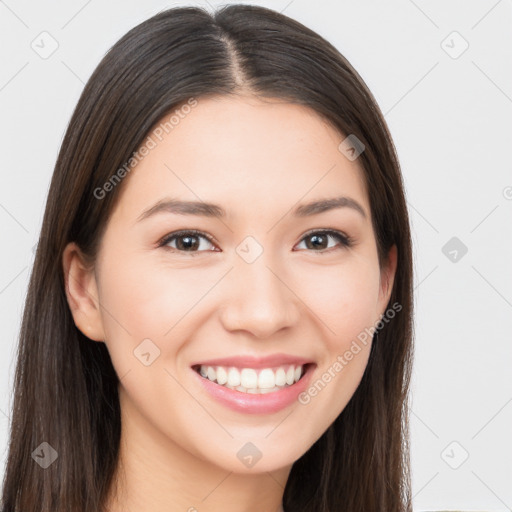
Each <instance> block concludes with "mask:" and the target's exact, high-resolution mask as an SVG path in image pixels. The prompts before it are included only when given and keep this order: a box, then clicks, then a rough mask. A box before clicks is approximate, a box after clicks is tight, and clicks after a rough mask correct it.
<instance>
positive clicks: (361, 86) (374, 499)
mask: <svg viewBox="0 0 512 512" xmlns="http://www.w3.org/2000/svg"><path fill="white" fill-rule="evenodd" d="M240 92H244V93H247V92H249V93H251V94H255V95H256V96H258V97H261V98H264V97H267V98H280V99H283V100H285V101H288V102H292V103H296V104H301V105H306V106H308V107H310V108H312V109H313V110H314V111H316V112H317V113H319V114H320V115H322V116H323V117H324V118H325V119H327V120H328V121H329V122H330V123H331V124H332V125H333V126H334V127H335V128H336V129H337V130H339V132H340V133H341V134H345V135H346V136H347V135H349V134H351V135H355V136H356V137H357V139H359V140H360V141H361V142H362V143H363V144H364V146H365V150H364V152H363V153H361V155H360V156H359V160H358V161H359V163H360V164H361V167H362V168H363V171H364V177H365V181H366V186H367V191H368V195H369V201H370V205H371V214H372V221H373V228H374V232H375V235H376V240H377V247H378V254H379V263H380V264H381V265H383V264H384V263H385V261H386V255H387V253H388V250H389V249H390V248H391V247H392V245H393V244H396V246H397V249H398V263H397V270H396V274H395V281H394V286H393V290H392V295H391V298H390V304H394V303H397V304H399V305H400V306H401V309H400V312H399V313H397V314H396V316H395V318H393V320H392V321H390V322H389V324H388V325H386V326H385V327H384V328H383V329H381V330H380V331H379V333H378V337H377V338H374V343H373V344H372V348H371V352H370V358H369V362H368V365H367V368H366V370H365V373H364V375H363V378H362V380H361V382H360V385H359V386H358V388H357V390H356V392H355V394H354V395H353V397H352V398H351V400H350V401H349V403H348V404H347V406H346V407H345V409H344V410H343V411H342V413H341V414H340V415H339V416H338V418H337V419H336V420H335V421H334V422H333V424H332V425H331V426H330V427H329V428H328V430H327V431H326V432H325V433H324V434H323V435H322V436H321V438H320V439H318V441H317V442H316V443H314V445H313V446H312V447H311V448H310V449H309V450H308V451H307V452H306V453H305V454H304V455H303V456H302V457H301V458H299V459H298V460H297V461H295V463H294V464H293V467H292V470H291V473H290V476H289V480H288V481H287V483H286V488H285V492H284V509H285V511H286V512H292V511H293V512H340V511H347V512H384V511H385V512H402V511H410V510H411V497H410V476H409V434H408V389H409V381H410V375H411V364H412V340H413V332H412V308H413V298H412V286H411V284H412V254H411V239H410V228H409V219H408V212H407V206H406V201H405V197H404V188H403V183H402V177H401V172H400V167H399V163H398V158H397V155H396V151H395V148H394V145H393V142H392V139H391V136H390V134H389V131H388V128H387V126H386V123H385V120H384V118H383V115H382V113H381V111H380V109H379V107H378V106H377V103H376V101H375V99H374V97H373V96H372V94H371V92H370V91H369V90H368V88H367V86H366V85H365V83H364V82H363V80H362V78H361V77H360V76H359V74H358V73H357V72H356V71H355V70H354V69H353V67H352V66H351V65H350V64H349V62H348V61H347V60H346V59H345V58H344V57H343V56H342V55H341V54H340V53H339V51H338V50H337V49H336V48H334V47H333V46H332V45H331V44H330V43H328V42H327V41H326V40H324V39H323V38H322V37H320V36H319V35H318V34H316V33H315V32H313V31H311V30H310V29H308V28H306V27H305V26H303V25H302V24H300V23H298V22H297V21H294V20H293V19H290V18H288V17H286V16H284V15H282V14H279V13H277V12H275V11H273V10H270V9H266V8H263V7H257V6H249V5H228V6H226V7H224V8H221V9H220V10H218V11H216V12H215V13H213V14H209V13H208V12H207V11H205V10H203V9H200V8H196V7H180V8H173V9H168V10H165V11H162V12H160V13H159V14H157V15H156V16H154V17H152V18H150V19H148V20H146V21H145V22H143V23H141V24H140V25H138V26H136V27H135V28H133V29H132V30H130V31H129V32H128V33H127V34H126V35H124V36H123V37H122V38H121V39H120V40H119V41H118V42H117V43H116V44H115V45H114V46H113V47H112V48H111V49H110V50H109V51H108V52H107V54H106V55H105V57H104V58H103V60H102V61H101V62H100V64H99V65H98V67H97V68H96V70H95V71H94V73H93V74H92V76H91V77H90V79H89V81H88V82H87V84H86V86H85V88H84V90H83V92H82V95H81V97H80V100H79V102H78V104H77V106H76V109H75V111H74V113H73V115H72V118H71V120H70V123H69V126H68V129H67V131H66V134H65V137H64V140H63V142H62V147H61V149H60V153H59V156H58V159H57V162H56V166H55V170H54V173H53V177H52V181H51V186H50V190H49V194H48V199H47V203H46V210H45V214H44V220H43V225H42V229H41V234H40V239H39V243H38V247H37V253H36V257H35V262H34V266H33V269H32V274H31V278H30V283H29V288H28V294H27V298H26V304H25V308H24V313H23V320H22V326H21V330H20V338H19V345H18V354H17V366H16V373H15V383H14V401H13V410H12V423H11V431H10V443H9V451H8V457H7V465H6V473H5V477H4V483H3V491H2V503H1V510H2V511H3V512H36V511H37V512H43V511H44V512H48V511H50V510H51V511H52V512H70V511H73V512H98V511H99V510H102V507H103V506H104V504H105V500H106V497H107V495H108V491H109V489H110V486H111V484H112V483H113V474H114V470H115V468H116V465H117V460H118V450H119V441H120V432H121V423H120V421H121V420H120V407H119V400H118V383H119V379H118V376H117V375H116V372H115V370H114V368H113V366H112V363H111V360H110V357H109V354H108V351H107V349H106V346H105V344H104V343H97V342H92V341H91V340H89V339H88V338H87V337H86V336H84V335H83V334H82V333H81V332H80V331H79V330H78V329H77V327H76V326H75V324H74V321H73V318H72V315H71V311H70V309H69V306H68V303H67V299H66V294H65V281H64V276H63V269H62V262H61V258H62V253H63V250H64V248H65V246H66V244H68V242H71V241H74V242H76V243H77V244H78V246H79V247H80V248H81V250H82V251H83V252H84V254H86V255H87V256H88V257H89V258H90V259H91V261H94V258H95V255H96V253H97V250H98V246H99V243H100V241H101V237H102V234H103V232H104V229H105V226H106V224H107V222H108V219H109V215H110V213H111V212H112V209H113V207H114V205H115V204H116V200H117V198H118V197H119V194H120V192H121V190H122V186H123V182H121V183H119V185H117V186H115V187H112V190H111V191H109V193H107V194H104V196H102V197H101V198H97V197H98V194H97V193H96V195H95V191H97V190H98V189H99V188H101V187H103V186H104V184H105V183H106V182H107V181H109V179H111V178H112V176H114V175H115V174H116V172H118V170H119V169H120V168H121V167H122V166H123V165H124V164H125V162H128V161H129V159H130V158H131V157H132V155H133V153H134V151H135V150H136V149H137V148H138V147H139V146H140V145H141V144H142V143H143V141H144V139H145V138H146V137H147V135H148V133H149V130H150V129H151V128H152V127H153V126H155V124H156V123H157V122H158V121H159V120H161V119H162V118H163V117H164V115H168V114H170V113H171V112H172V111H173V110H175V109H177V108H178V106H180V105H183V104H186V103H187V101H188V100H189V99H190V98H196V99H198V100H200V98H201V97H205V96H210V95H230V94H238V93H240ZM340 140H341V139H340ZM43 442H47V443H48V444H49V445H50V446H51V447H53V448H54V449H55V450H56V452H57V453H58V458H57V459H56V460H55V462H54V463H53V464H51V465H50V466H49V467H47V468H46V469H44V468H43V467H41V465H40V464H36V462H35V458H34V457H33V453H34V450H36V449H37V448H38V447H40V445H41V443H43ZM39 449H40V448H39Z"/></svg>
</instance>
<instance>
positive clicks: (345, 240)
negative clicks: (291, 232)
mask: <svg viewBox="0 0 512 512" xmlns="http://www.w3.org/2000/svg"><path fill="white" fill-rule="evenodd" d="M318 234H320V235H327V236H332V237H334V238H335V239H336V240H338V241H339V242H340V244H341V245H342V246H343V247H345V248H349V247H352V245H353V242H354V240H353V239H352V238H351V237H349V236H347V235H345V234H343V233H341V232H339V231H336V230H333V229H319V230H313V231H308V232H307V233H306V234H305V235H304V236H303V237H302V238H301V240H300V242H302V241H303V240H304V239H306V238H308V237H309V236H311V235H318ZM184 235H196V236H198V237H203V238H206V240H208V241H209V242H210V243H211V244H213V245H215V240H214V238H213V237H212V236H211V235H208V234H207V233H204V232H202V231H198V230H196V229H187V230H181V231H174V232H173V233H169V234H167V235H165V236H164V237H163V238H162V239H160V241H159V242H158V244H157V247H162V248H164V249H166V250H170V251H172V252H181V253H185V254H190V255H191V256H197V255H198V254H201V253H203V252H215V251H181V250H179V249H175V248H173V247H166V245H167V244H168V243H169V242H170V241H171V240H174V239H175V238H179V237H180V236H184ZM300 242H299V243H300ZM343 247H341V248H343ZM333 249H336V248H335V247H330V248H328V249H323V250H321V251H314V250H308V252H313V253H316V254H319V255H324V254H326V253H330V252H332V250H333ZM306 250H307V249H306Z"/></svg>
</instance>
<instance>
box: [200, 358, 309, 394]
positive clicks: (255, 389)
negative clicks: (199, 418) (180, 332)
mask: <svg viewBox="0 0 512 512" xmlns="http://www.w3.org/2000/svg"><path fill="white" fill-rule="evenodd" d="M312 366H314V363H307V364H303V365H299V364H285V365H280V366H275V367H269V368H258V369H256V368H246V367H245V368H237V367H235V366H208V365H194V366H193V367H192V369H193V370H194V371H195V372H196V373H198V374H199V375H200V376H201V377H202V378H204V379H207V380H209V381H211V382H214V383H215V384H218V385H219V386H222V387H224V388H228V389H232V390H235V391H240V392H242V393H249V394H266V393H275V392H277V391H280V390H281V389H285V388H289V387H291V386H293V385H294V384H295V383H297V382H298V381H299V380H301V379H302V378H303V376H304V375H305V373H306V372H307V371H308V370H309V369H310V368H311V367H312Z"/></svg>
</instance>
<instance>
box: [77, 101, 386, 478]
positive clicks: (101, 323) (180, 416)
mask: <svg viewBox="0 0 512 512" xmlns="http://www.w3.org/2000/svg"><path fill="white" fill-rule="evenodd" d="M187 112H188V110H187ZM166 119H167V118H166ZM169 126H170V125H167V132H168V133H166V130H165V129H162V127H160V129H157V131H154V132H153V133H152V134H151V137H152V140H153V142H154V143H155V144H153V143H149V144H148V146H154V147H152V148H151V149H149V151H144V153H146V155H145V156H143V157H142V156H141V160H140V162H139V163H138V164H137V165H136V166H135V167H134V169H133V170H132V171H131V172H130V173H129V174H128V175H127V176H126V177H125V178H124V179H125V180H126V183H123V187H124V190H123V192H122V194H121V196H120V199H119V202H118V203H117V205H116V208H115V210H114V211H113V214H112V216H111V218H110V220H109V223H108V226H107V229H106V232H105V234H104V237H103V239H102V243H101V247H100V252H99V255H98V259H97V262H96V267H95V272H94V276H93V280H92V282H91V283H90V285H89V288H88V289H89V290H90V292H91V295H92V296H94V297H95V298H97V299H98V301H99V304H98V303H96V308H93V310H88V311H87V312H86V313H83V314H80V313H78V312H77V311H75V312H74V316H75V321H76V322H77V325H79V327H80V328H81V329H82V330H83V332H84V333H85V334H87V335H88V336H89V337H91V338H92V339H97V340H104V342H105V343H106V345H107V347H108V351H109V353H110V356H111V358H112V362H113V365H114V367H115V370H116V372H117V374H118V376H119V378H120V388H119V391H120V400H121V409H122V416H123V422H124V425H125V426H126V427H125V428H128V429H130V431H131V432H132V433H135V432H138V433H139V434H140V435H142V433H144V435H150V436H151V439H153V440H154V442H155V443H159V444H160V446H164V447H165V446H167V447H169V449H171V447H173V449H175V448H176V447H179V449H180V450H181V451H183V450H184V451H185V452H186V453H188V454H191V455H193V456H195V457H197V458H199V459H201V460H203V461H208V462H210V463H213V464H215V465H217V466H220V467H222V468H224V469H226V470H229V471H233V472H239V473H243V472H247V473H248V472H260V471H261V472H263V471H269V470H272V469H276V468H281V467H284V466H287V465H290V464H292V463H293V462H294V461H295V460H297V459H298V458H299V457H300V456H301V455H303V454H304V453H305V452H306V451H307V450H308V448H309V447H310V446H311V445H312V444H313V443H314V442H315V441H316V440H317V439H318V438H319V437H320V436H321V435H322V434H323V433H324V432H325V430H326V429H327V428H328V427H329V426H330V424H331V423H332V422H333V421H334V420H335V418H336V417H337V416H338V415H339V414H340V413H341V412H342V411H343V409H344V407H345V406H346V404H347V402H348V401H349V399H350V398H351V396H352V395H353V393H354V391H355V390H356V388H357V386H358V384H359V382H360V379H361V377H362V375H363V372H364V370H365V367H366V364H367V360H368V355H369V351H370V345H371V337H369V336H368V334H367V333H368V332H369V331H368V330H369V329H371V328H372V327H373V326H374V325H375V324H376V323H377V322H378V321H379V319H380V316H381V314H383V313H384V312H385V309H386V306H387V302H388V300H389V295H390V292H391V288H392V284H393V279H394V272H395V265H396V254H395V253H394V252H391V253H390V254H391V259H390V262H391V263H390V265H389V266H388V267H387V268H386V269H383V270H382V271H381V269H380V268H379V264H378V259H377V248H376V242H375V237H374V232H373V230H372V222H371V216H370V205H369V202H368V197H367V193H366V190H365V185H364V181H363V174H362V171H361V170H360V168H359V164H358V160H357V159H355V160H351V159H349V158H347V156H346V155H345V154H344V153H343V152H342V151H340V150H339V149H338V146H339V145H340V143H341V142H342V140H343V139H344V138H345V137H344V136H341V135H340V134H339V133H337V131H335V130H334V129H333V128H332V127H331V126H330V125H328V124H327V123H326V122H324V121H323V120H322V119H321V118H320V117H319V116H317V115H316V114H315V113H314V112H313V111H312V110H309V109H307V108H305V107H302V106H298V105H292V104H289V103H284V102H281V101H270V100H269V101H267V102H262V101H261V100H257V99H254V98H251V99H247V98H237V99H235V98H228V97H216V98H208V99H204V98H198V100H197V105H196V106H194V107H193V108H190V111H189V112H188V113H187V114H186V115H182V116H181V117H180V119H179V123H177V124H175V125H173V126H172V129H170V128H169ZM118 186H119V185H118ZM340 197H344V198H347V199H345V200H341V201H340V202H339V203H338V206H336V207H331V208H328V207H326V206H325V205H324V207H318V208H315V207H313V208H307V207H306V206H305V205H308V204H309V203H312V202H316V201H326V200H330V199H335V198H340ZM94 200H101V199H94ZM171 201H175V203H174V206H173V203H171ZM177 201H184V202H187V203H188V202H193V203H196V205H195V207H194V208H192V207H191V206H190V205H188V206H186V205H185V206H183V205H181V206H180V205H179V204H178V203H176V202H177ZM166 202H169V203H167V207H165V206H161V207H159V208H155V205H157V204H160V205H165V204H166ZM205 203H209V204H214V205H217V207H218V208H217V207H210V208H208V207H206V206H205ZM327 206H328V205H327ZM331 206H332V204H331ZM221 209H222V211H223V212H224V215H220V211H221ZM191 230H194V231H196V232H195V233H190V231H191ZM325 230H329V231H332V233H327V234H326V233H325ZM178 231H182V232H183V233H181V234H180V235H176V236H174V237H170V236H169V235H171V234H172V233H175V232H178ZM336 233H339V236H338V235H337V234H336ZM166 237H167V238H166ZM209 238H211V239H210V240H209ZM347 239H348V240H349V245H346V243H345V242H346V240H347ZM84 311H85V310H84ZM365 333H366V334H365ZM362 340H365V342H366V343H364V342H362ZM244 357H246V358H247V359H246V360H245V361H244V360H243V359H242V358H244ZM236 358H239V359H238V360H236ZM251 358H253V359H251ZM263 358H269V359H268V360H263ZM218 359H230V360H228V361H224V362H223V364H218V361H217V362H216V361H214V360H218ZM212 361H213V362H212ZM208 362H210V363H211V364H210V366H211V369H210V370H209V374H210V377H211V378H214V379H217V378H219V380H220V381H221V382H223V381H225V379H228V378H229V379H230V380H229V381H228V382H226V383H225V384H224V385H222V386H221V385H220V384H219V383H215V382H213V381H210V382H208V380H209V379H208V376H206V378H205V377H203V376H201V375H200V373H198V371H197V369H198V368H200V367H199V366H198V365H201V364H203V365H204V368H203V373H207V372H208V368H207V367H208ZM303 363H308V364H307V366H306V367H305V370H307V371H305V370H304V369H303V370H297V367H301V365H302V364H303ZM292 365H293V369H291V370H290V367H291V366H292ZM219 366H220V367H221V368H220V370H219V369H218V367H219ZM236 368H238V371H237V370H236ZM243 369H245V370H244V371H242V370H243ZM262 370H264V371H262ZM304 371H305V375H304V376H303V377H302V379H300V380H299V381H298V382H297V383H296V384H293V385H290V384H289V382H293V381H294V379H295V378H296V377H297V376H298V372H304ZM238 379H241V381H240V383H238V382H239V381H238ZM287 379H291V380H287ZM229 382H231V383H232V386H233V387H236V385H244V383H245V385H246V387H244V389H246V390H247V389H248V388H253V389H251V392H244V391H243V390H236V389H229V388H227V387H226V384H228V383H229ZM276 384H277V389H278V391H273V389H274V390H275V389H276V388H275V387H274V388H272V386H276ZM260 386H261V387H260ZM260 389H266V390H267V392H264V393H260V392H259V390H260ZM254 391H256V392H254Z"/></svg>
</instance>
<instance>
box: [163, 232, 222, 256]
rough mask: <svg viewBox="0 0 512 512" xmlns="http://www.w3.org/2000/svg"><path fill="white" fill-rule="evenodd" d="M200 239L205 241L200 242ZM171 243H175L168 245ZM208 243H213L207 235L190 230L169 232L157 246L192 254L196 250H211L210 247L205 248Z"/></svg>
mask: <svg viewBox="0 0 512 512" xmlns="http://www.w3.org/2000/svg"><path fill="white" fill-rule="evenodd" d="M202 241H206V242H205V243H202ZM171 243H175V245H174V246H172V245H170V244H171ZM208 244H210V245H212V244H213V242H212V239H211V237H210V236H209V235H207V234H206V233H202V232H200V231H195V230H192V231H176V232H174V233H169V234H168V235H166V236H165V237H164V238H163V239H162V240H161V241H160V242H159V244H158V247H165V248H167V249H170V250H173V251H176V252H188V253H192V254H193V253H197V252H205V251H211V249H208V248H207V246H208ZM205 246H206V247H205ZM199 249H201V250H199Z"/></svg>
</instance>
